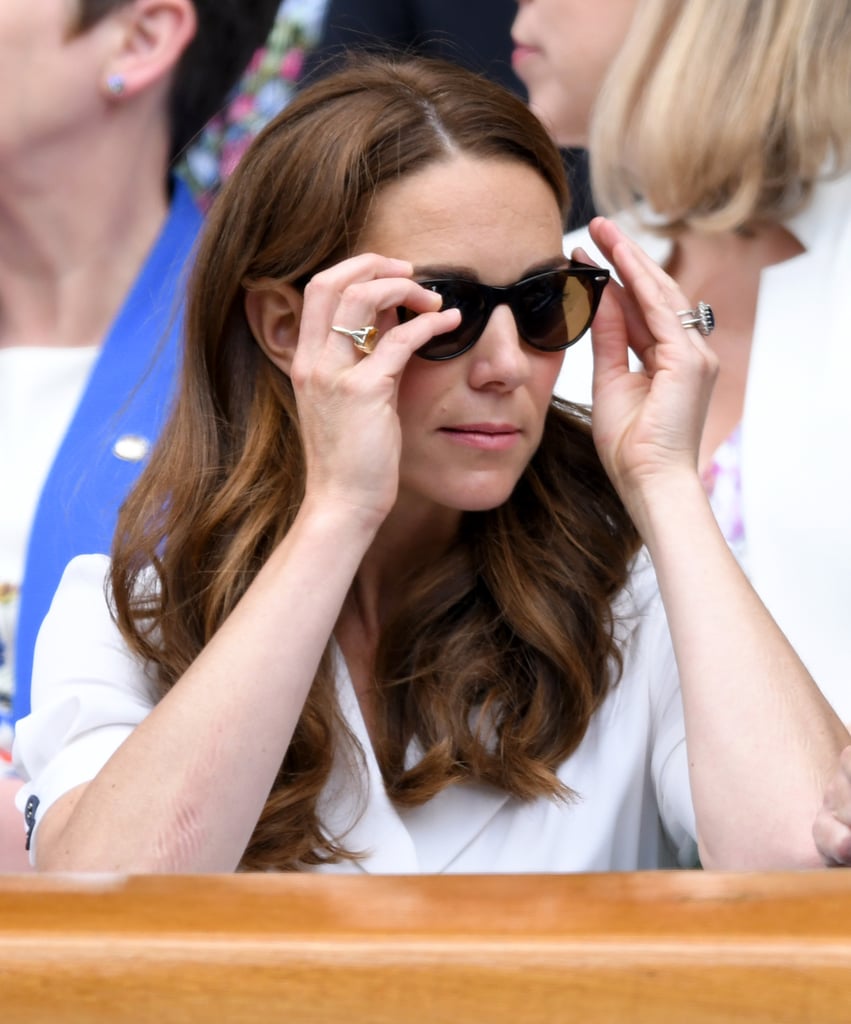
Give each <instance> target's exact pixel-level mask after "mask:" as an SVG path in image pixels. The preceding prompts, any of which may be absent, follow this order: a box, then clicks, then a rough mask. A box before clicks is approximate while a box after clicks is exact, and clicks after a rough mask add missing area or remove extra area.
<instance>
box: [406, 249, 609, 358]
mask: <svg viewBox="0 0 851 1024" xmlns="http://www.w3.org/2000/svg"><path fill="white" fill-rule="evenodd" d="M565 271H566V272H567V277H568V278H576V279H578V280H580V281H585V282H587V283H588V284H590V299H591V301H590V315H589V317H588V323H587V324H586V325H585V327H583V329H582V330H581V331H580V332H579V334H577V335H576V337H575V338H571V339H569V340H568V341H566V342H565V343H564V344H563V345H557V346H556V347H555V348H547V347H544V346H542V345H536V344H535V342H534V341H530V340H529V339H528V338H526V337H525V336H524V335H523V333H522V332H521V329H520V323H519V321H518V314H517V312H516V311H515V308H514V305H513V302H514V301H516V299H513V297H512V296H511V293H512V292H516V291H517V289H519V288H522V287H523V286H524V285H528V284H531V283H532V282H533V281H537V280H538V279H539V278H542V277H548V276H549V275H551V274H561V273H564V272H565ZM610 278H611V274H610V272H609V271H608V270H606V269H604V268H603V267H594V266H591V265H590V264H588V263H580V262H579V261H578V260H567V261H566V262H565V263H563V264H559V266H557V267H551V268H550V269H549V270H542V271H539V272H538V273H537V274H530V275H529V276H528V277H523V278H521V279H520V280H519V281H515V282H514V283H513V284H505V285H490V284H482V283H481V282H480V281H473V280H469V279H467V278H455V277H440V278H429V279H427V280H424V281H418V282H417V283H418V284H419V285H421V286H422V287H423V288H430V289H432V290H436V288H435V286H436V285H441V284H451V285H457V284H458V283H459V282H461V283H464V284H469V285H472V286H473V287H474V288H475V289H476V291H477V292H478V293H479V294H480V295H481V296H483V298H484V310H483V313H482V322H481V326H480V327H479V328H478V329H477V330H476V331H474V332H473V336H472V339H471V340H470V341H468V342H467V343H466V344H465V345H464V346H463V347H462V348H459V349H458V350H457V351H455V352H450V353H448V354H446V355H429V354H428V353H427V352H424V351H423V349H424V348H427V346H428V345H429V344H430V342H426V343H425V345H423V346H422V348H420V349H417V352H416V354H417V355H418V356H419V357H420V358H421V359H427V360H428V361H429V362H433V363H439V362H444V361H445V360H447V359H455V358H456V357H457V356H462V355H463V354H464V353H465V352H469V351H470V349H471V348H472V347H473V346H474V345H475V344H476V342H477V341H478V340H479V339H480V338H481V336H482V335H483V334H484V332H485V329H486V328H487V325H488V323H489V322H490V318H491V317H492V316H493V314H494V310H495V309H496V308H497V306H504V305H507V306H508V308H509V309H510V310H511V315H512V316H513V317H514V322H515V324H516V326H517V333H518V334H519V336H520V338H521V339H522V340H523V341H524V342H525V343H526V344H527V345H529V346H530V347H531V348H534V349H536V350H537V351H538V352H564V351H565V349H568V348H570V347H571V345H575V344H576V342H577V341H579V339H580V338H581V337H582V336H583V335H584V334H585V333H586V332H587V331H588V328H589V327H590V326H591V324H592V322H593V320H594V317H595V315H596V313H597V308H598V307H599V305H600V300H601V298H602V297H603V290H604V289H605V287H606V285H607V284H608V283H609V280H610ZM447 308H451V307H447ZM520 316H521V318H522V313H521V314H520ZM412 318H413V315H412V314H410V313H409V311H407V310H400V311H399V319H400V320H403V319H404V320H410V319H412ZM463 323H464V321H463V319H462V321H461V325H459V328H456V330H458V329H460V327H462V326H463ZM565 326H566V324H565ZM449 333H450V334H451V333H452V332H449ZM441 337H442V335H439V334H438V335H436V336H435V338H434V339H433V340H434V341H435V342H437V343H439V342H440V339H441Z"/></svg>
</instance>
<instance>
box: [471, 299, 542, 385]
mask: <svg viewBox="0 0 851 1024" xmlns="http://www.w3.org/2000/svg"><path fill="white" fill-rule="evenodd" d="M530 369H531V358H530V353H529V350H528V347H527V346H526V345H524V344H523V342H522V341H521V339H520V335H519V334H518V332H517V324H516V323H515V322H514V315H513V314H512V312H511V310H510V309H509V308H508V306H507V305H504V304H503V305H500V306H497V307H496V309H494V311H493V313H491V316H490V319H489V320H488V322H487V324H486V326H485V329H484V331H483V332H482V336H481V338H479V340H478V341H477V342H476V344H475V345H474V346H473V347H472V348H471V349H470V384H471V385H472V386H473V387H474V388H487V387H495V388H500V389H503V390H505V391H512V390H514V388H517V387H519V386H520V385H521V384H523V383H524V382H525V381H526V380H527V379H528V377H529V373H530Z"/></svg>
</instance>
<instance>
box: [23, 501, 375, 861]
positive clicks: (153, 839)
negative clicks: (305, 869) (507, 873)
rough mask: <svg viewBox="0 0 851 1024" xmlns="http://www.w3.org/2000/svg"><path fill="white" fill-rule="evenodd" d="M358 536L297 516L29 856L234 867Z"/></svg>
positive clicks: (349, 572)
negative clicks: (219, 622)
mask: <svg viewBox="0 0 851 1024" xmlns="http://www.w3.org/2000/svg"><path fill="white" fill-rule="evenodd" d="M347 530H348V534H347V533H346V531H347ZM349 534H351V536H349ZM367 543H368V538H367V536H366V535H364V536H363V537H361V538H358V537H357V536H356V532H355V528H354V527H353V526H352V525H351V523H348V524H345V523H344V522H343V519H342V517H341V516H339V515H337V516H335V515H323V514H320V515H318V516H317V515H313V516H303V517H301V518H300V520H299V521H297V523H296V525H295V526H294V528H293V530H292V531H291V533H290V535H289V536H288V538H287V539H286V540H285V541H284V543H283V544H282V545H281V547H280V548H279V549H278V550H277V551H275V552H274V554H273V555H272V557H271V558H270V559H269V561H268V563H267V564H266V565H265V566H264V568H263V569H262V571H261V572H260V573H259V574H258V576H257V578H256V580H255V581H254V582H253V583H252V585H251V587H250V588H249V589H248V591H247V592H246V594H245V596H244V597H243V599H242V600H241V601H240V603H239V604H238V605H237V607H236V608H235V609H234V611H233V613H232V614H231V616H230V617H229V618H228V620H227V621H226V622H225V623H224V625H223V626H222V627H221V629H220V630H219V632H218V633H217V634H216V635H215V636H214V638H213V639H212V640H211V642H210V643H209V644H208V646H207V647H206V648H205V650H204V651H203V652H202V653H201V654H200V655H199V657H198V658H197V659H196V661H195V662H194V663H193V664H192V666H191V667H190V668H189V670H188V671H187V672H186V673H185V675H184V676H183V677H182V678H181V679H180V680H179V681H178V683H177V684H176V685H175V686H174V687H173V689H172V690H171V691H170V692H169V693H168V694H167V695H166V697H165V698H164V699H163V700H162V701H161V702H160V703H159V704H158V705H157V706H156V707H155V708H154V710H153V711H152V712H151V714H150V715H149V716H148V718H146V719H145V721H144V722H142V724H141V725H140V726H139V727H138V728H137V729H136V730H135V731H134V732H133V734H132V735H131V736H130V737H129V739H128V740H127V741H126V742H125V743H124V744H123V745H122V747H121V748H120V749H119V750H118V751H117V752H116V754H115V755H114V756H113V757H112V759H111V760H110V761H109V763H108V764H107V765H106V766H105V767H104V768H103V770H102V771H101V772H100V774H99V775H98V776H97V778H95V779H94V780H93V781H92V782H91V783H89V784H88V786H86V787H85V790H84V791H83V792H82V794H81V795H79V799H76V800H71V801H69V802H68V804H67V805H66V806H65V807H64V808H63V807H62V805H61V802H60V803H59V804H57V805H56V806H55V807H53V808H51V809H50V811H49V812H48V814H47V815H46V816H45V820H44V821H43V822H42V824H41V826H40V833H39V843H38V866H39V867H40V868H44V869H47V870H87V871H123V872H151V871H164V872H180V871H230V870H233V869H234V868H235V867H236V865H237V864H238V863H239V860H240V858H241V856H242V854H243V852H244V850H245V847H246V845H247V843H248V841H249V839H250V836H251V833H252V831H253V829H254V826H255V824H256V822H257V819H258V817H259V815H260V812H261V810H262V808H263V805H264V803H265V801H266V798H267V796H268V793H269V790H270V788H271V786H272V783H273V781H274V779H275V776H276V774H277V772H278V769H279V768H280V765H281V761H282V759H283V757H284V754H285V752H286V750H287V747H288V745H289V742H290V740H291V738H292V734H293V731H294V729H295V726H296V723H297V721H298V718H299V715H300V714H301V711H302V708H303V705H304V701H305V699H306V696H307V693H308V691H309V689H310V686H311V684H312V682H313V678H314V676H315V673H316V669H317V666H318V664H319V660H320V658H321V656H322V653H323V651H324V649H325V647H326V644H327V642H328V639H329V637H330V635H331V633H332V630H333V628H334V624H335V622H336V619H337V616H338V614H339V610H340V606H341V604H342V601H343V599H344V597H345V594H346V592H347V590H348V588H349V586H350V584H351V580H352V578H353V576H354V573H355V571H356V568H357V564H358V562H359V560H360V558H361V556H362V553H363V550H364V549H365V547H366V545H367Z"/></svg>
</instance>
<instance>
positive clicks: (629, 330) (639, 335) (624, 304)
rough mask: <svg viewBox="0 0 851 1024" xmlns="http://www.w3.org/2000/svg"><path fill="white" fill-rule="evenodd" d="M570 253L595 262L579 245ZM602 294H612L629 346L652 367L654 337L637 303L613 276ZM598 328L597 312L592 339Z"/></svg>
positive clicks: (584, 261) (582, 259)
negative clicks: (621, 315) (619, 311)
mask: <svg viewBox="0 0 851 1024" xmlns="http://www.w3.org/2000/svg"><path fill="white" fill-rule="evenodd" d="M571 255H572V256H573V257H574V258H575V259H578V260H580V261H581V262H583V263H586V262H588V263H591V265H592V266H596V265H597V264H596V263H594V262H593V261H592V260H591V257H590V256H589V255H588V253H587V252H586V251H585V250H584V249H583V248H581V247H578V248H576V249H574V250H573V252H572V253H571ZM603 294H604V295H614V297H615V299H616V300H617V302H618V304H619V305H620V308H621V313H622V314H623V319H624V323H625V329H626V334H627V339H628V342H629V347H630V348H631V349H632V350H633V352H635V354H636V355H637V356H638V358H639V359H640V360H641V361H642V363H644V365H645V366H646V367H647V369H648V370H651V372H652V367H651V366H650V365H649V364H648V362H647V360H648V359H649V360H651V361H652V358H653V357H652V352H653V345H654V344H655V343H656V339H655V338H654V337H653V335H652V334H651V333H650V331H649V330H648V328H647V324H646V323H645V322H644V316H643V314H642V312H641V310H640V309H639V308H638V306H637V304H636V303H635V301H634V300H633V298H632V296H631V295H630V294H629V293H628V292H627V291H626V289H625V288H624V287H623V285H621V283H620V282H619V281H616V280H615V279H614V278H610V279H609V283H608V285H607V286H606V290H605V292H604V293H603ZM598 329H599V312H598V313H597V315H596V316H595V317H594V328H593V331H592V339H593V333H594V331H597V330H598Z"/></svg>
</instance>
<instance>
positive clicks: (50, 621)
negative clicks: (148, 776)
mask: <svg viewBox="0 0 851 1024" xmlns="http://www.w3.org/2000/svg"><path fill="white" fill-rule="evenodd" d="M108 572H109V559H108V558H106V557H105V556H103V555H81V556H78V557H77V558H75V559H73V560H72V561H71V562H70V563H69V564H68V566H67V568H66V569H65V572H64V574H63V576H62V580H61V582H60V584H59V587H58V589H57V591H56V594H55V596H54V598H53V602H52V604H51V606H50V610H49V612H48V614H47V616H46V618H45V620H44V622H43V624H42V627H41V629H40V631H39V634H38V640H37V642H36V647H35V656H34V662H33V678H32V711H31V713H30V714H29V715H27V717H26V718H23V719H21V720H20V722H18V724H17V726H16V733H15V745H14V750H13V760H14V764H15V767H16V769H17V771H18V772H19V774H20V775H21V777H22V778H23V779H24V785H23V786H22V787H21V789H20V790H19V792H18V795H17V800H16V802H17V804H18V807H19V808H20V809H21V810H22V811H25V813H27V819H28V825H29V828H30V836H31V840H30V858H31V859H32V860H33V861H34V860H35V844H36V841H37V835H38V823H39V821H40V820H41V818H42V816H43V815H44V813H45V811H46V810H47V809H48V808H49V807H50V806H52V804H54V803H55V802H56V800H58V799H59V798H60V797H61V796H63V795H64V794H65V793H67V792H68V791H69V790H71V789H73V788H74V787H75V786H78V785H80V784H81V783H83V782H88V781H90V780H91V779H93V778H94V777H95V776H96V775H97V774H98V772H99V771H100V770H101V768H102V767H103V766H104V765H105V764H106V762H107V761H108V760H109V759H110V757H111V756H112V755H113V754H114V753H115V751H116V750H117V749H118V748H119V747H120V746H121V744H122V743H123V742H124V740H125V739H126V738H127V737H128V736H129V735H130V733H131V732H132V731H133V729H134V728H135V727H136V726H137V725H138V724H139V722H141V721H142V720H143V719H144V718H145V717H146V715H148V713H149V712H150V711H151V709H152V707H153V706H154V703H155V697H154V690H153V686H152V680H151V678H150V677H149V675H148V674H147V673H146V671H145V668H144V666H143V664H142V663H141V662H140V661H139V660H138V659H137V658H135V657H134V656H133V655H131V653H130V652H129V651H128V649H127V647H126V645H125V643H124V640H123V639H122V637H121V634H120V632H119V630H118V627H117V626H116V625H115V622H114V621H113V618H112V614H111V612H110V606H109V601H108V598H107V589H106V581H107V576H108Z"/></svg>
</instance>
